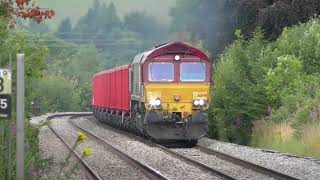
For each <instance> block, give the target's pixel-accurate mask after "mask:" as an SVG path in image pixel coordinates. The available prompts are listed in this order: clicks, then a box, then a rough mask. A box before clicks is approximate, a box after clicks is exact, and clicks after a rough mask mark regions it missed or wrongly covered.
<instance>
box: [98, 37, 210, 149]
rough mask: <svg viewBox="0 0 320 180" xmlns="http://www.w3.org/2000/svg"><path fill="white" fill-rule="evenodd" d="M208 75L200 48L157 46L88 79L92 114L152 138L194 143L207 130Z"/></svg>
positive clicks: (178, 44)
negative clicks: (90, 83) (91, 79)
mask: <svg viewBox="0 0 320 180" xmlns="http://www.w3.org/2000/svg"><path fill="white" fill-rule="evenodd" d="M211 71H212V65H211V63H210V62H209V59H208V57H207V55H206V54H204V53H203V52H201V51H200V50H198V49H196V48H194V47H191V46H189V45H187V44H185V43H181V42H170V43H166V44H162V45H160V46H157V47H155V48H153V49H152V50H150V51H146V52H143V53H140V54H138V55H136V56H135V57H134V59H133V60H132V62H131V63H130V64H128V65H124V66H120V67H117V68H114V69H110V70H106V71H102V72H99V73H97V74H95V75H94V76H93V96H92V106H93V112H94V115H95V116H96V118H97V119H99V120H100V121H102V122H106V123H108V124H111V125H113V126H117V127H119V128H124V129H127V130H130V131H134V132H136V133H139V134H142V135H145V136H148V137H151V138H152V139H154V140H158V141H177V140H183V141H187V142H189V143H190V144H195V143H196V142H197V141H198V139H199V138H201V137H202V136H204V135H205V134H206V132H207V129H208V115H207V110H208V108H209V104H210V94H209V89H210V83H211Z"/></svg>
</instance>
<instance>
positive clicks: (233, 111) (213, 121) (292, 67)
mask: <svg viewBox="0 0 320 180" xmlns="http://www.w3.org/2000/svg"><path fill="white" fill-rule="evenodd" d="M319 34H320V20H311V21H310V22H308V23H306V24H301V25H299V26H295V27H292V28H286V29H285V30H284V31H283V33H282V35H281V36H280V37H279V38H278V39H277V40H276V41H274V42H266V41H265V40H264V38H263V34H262V33H261V32H259V31H258V32H257V33H255V34H254V35H253V37H252V39H249V40H244V39H243V38H242V36H241V33H239V32H238V31H237V32H236V35H237V37H238V39H237V40H236V41H235V42H234V43H233V44H232V45H230V47H228V48H227V49H226V51H225V52H224V53H223V54H222V55H221V56H220V58H219V59H218V60H217V63H216V65H215V69H214V75H213V78H214V86H213V88H212V106H211V107H212V109H211V112H210V116H209V117H210V120H209V131H210V132H209V135H210V137H213V138H218V139H220V140H225V141H231V142H236V143H240V144H249V142H250V138H251V137H252V136H251V135H252V134H251V133H252V128H253V124H254V122H255V121H257V120H259V119H264V120H266V121H268V122H273V123H278V124H281V123H287V124H288V125H289V126H290V127H291V128H293V131H292V132H293V134H294V135H295V136H297V137H298V136H302V135H303V133H304V129H305V127H308V126H309V125H310V124H312V123H314V122H318V121H319V116H320V109H319V107H320V101H319V100H320V98H319V94H320V90H319V89H320V75H319V71H320V61H319V60H320V50H319V49H320V36H319Z"/></svg>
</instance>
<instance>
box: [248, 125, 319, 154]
mask: <svg viewBox="0 0 320 180" xmlns="http://www.w3.org/2000/svg"><path fill="white" fill-rule="evenodd" d="M252 145H253V146H255V147H259V148H266V149H272V150H276V151H280V152H286V153H290V154H295V155H301V156H309V157H314V158H317V159H320V124H310V125H307V126H306V128H304V129H303V131H302V133H301V135H299V136H297V135H296V134H295V130H294V129H293V128H292V127H291V126H290V124H289V123H285V122H284V123H280V124H276V123H270V122H266V121H258V122H256V123H255V125H254V131H253V135H252Z"/></svg>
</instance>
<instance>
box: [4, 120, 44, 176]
mask: <svg viewBox="0 0 320 180" xmlns="http://www.w3.org/2000/svg"><path fill="white" fill-rule="evenodd" d="M12 119H14V118H12ZM11 121H12V120H11ZM39 128H40V126H32V125H31V124H30V123H29V121H28V120H26V121H25V179H38V178H39V170H41V169H43V168H44V167H46V166H47V161H46V160H43V159H41V156H40V149H39V140H38V133H39ZM0 129H1V131H2V130H3V129H5V131H2V132H1V133H0V150H1V151H0V152H1V153H0V179H8V178H9V174H8V172H9V169H10V171H11V179H15V168H16V167H15V165H16V164H15V163H16V161H15V159H16V140H15V137H16V134H15V133H16V130H13V131H12V134H13V136H12V141H11V163H9V158H8V157H9V142H8V129H9V127H8V120H6V121H4V120H0ZM13 129H15V128H13Z"/></svg>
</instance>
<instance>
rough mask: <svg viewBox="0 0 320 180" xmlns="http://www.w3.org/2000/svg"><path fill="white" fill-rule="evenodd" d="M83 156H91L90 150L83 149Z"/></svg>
mask: <svg viewBox="0 0 320 180" xmlns="http://www.w3.org/2000/svg"><path fill="white" fill-rule="evenodd" d="M83 154H84V155H86V156H89V155H90V154H91V149H85V150H84V151H83Z"/></svg>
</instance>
